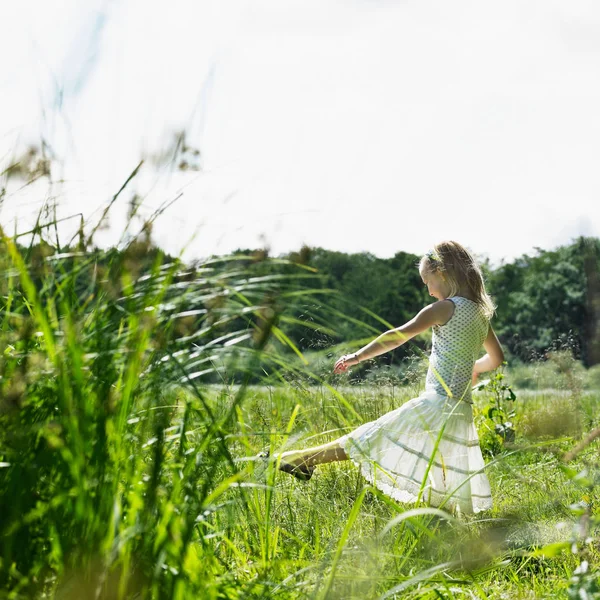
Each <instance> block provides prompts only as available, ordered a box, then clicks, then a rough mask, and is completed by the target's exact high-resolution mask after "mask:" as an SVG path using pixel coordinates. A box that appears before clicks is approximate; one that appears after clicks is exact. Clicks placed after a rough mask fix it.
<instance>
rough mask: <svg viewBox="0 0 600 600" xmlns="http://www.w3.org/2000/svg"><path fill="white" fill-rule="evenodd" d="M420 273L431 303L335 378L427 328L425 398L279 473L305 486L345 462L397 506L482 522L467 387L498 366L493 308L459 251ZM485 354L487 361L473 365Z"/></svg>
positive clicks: (293, 454) (289, 460)
mask: <svg viewBox="0 0 600 600" xmlns="http://www.w3.org/2000/svg"><path fill="white" fill-rule="evenodd" d="M419 273H420V275H421V279H422V280H423V282H424V284H425V285H426V286H427V289H428V291H429V294H430V295H431V296H433V297H434V298H436V299H437V302H434V303H433V304H430V305H429V306H426V307H425V308H424V309H423V310H421V311H420V312H419V313H418V314H417V315H416V316H415V317H414V318H413V319H411V320H410V321H408V322H407V323H405V324H404V325H402V326H401V327H398V328H397V329H391V330H389V331H386V332H385V333H383V334H381V335H380V336H379V337H378V338H377V339H375V340H374V341H373V342H371V343H370V344H368V345H366V346H364V347H363V348H361V349H360V350H359V351H358V352H355V353H354V354H347V355H345V356H342V357H341V358H340V359H339V360H338V361H337V362H336V363H335V366H334V369H333V371H334V373H342V372H344V371H346V370H348V368H349V367H352V366H354V365H357V364H358V363H360V362H362V361H365V360H368V359H370V358H373V357H375V356H378V355H379V354H383V353H384V352H388V351H390V350H393V349H394V348H397V347H398V346H400V345H402V344H404V343H405V342H406V341H408V340H410V339H411V338H412V337H414V336H415V335H417V334H419V333H421V332H422V331H425V330H426V329H428V328H429V327H431V328H432V329H433V341H432V348H431V356H430V358H429V370H428V372H427V379H426V383H425V391H424V392H423V393H422V394H420V395H419V396H418V397H417V398H414V399H412V400H410V401H409V402H407V403H406V404H404V405H403V406H401V407H400V408H398V409H396V410H393V411H391V412H389V413H387V414H385V415H383V416H382V417H380V418H379V419H377V420H376V421H372V422H370V423H365V424H364V425H362V426H360V427H358V429H355V430H354V431H351V432H350V433H348V434H347V435H345V436H343V437H341V438H339V439H337V440H335V441H333V442H330V443H328V444H323V445H321V446H317V447H314V448H308V449H306V450H299V451H289V452H284V453H283V454H282V455H281V458H280V463H279V468H280V469H281V470H283V471H285V472H288V473H291V474H292V475H294V476H295V477H297V478H298V479H302V480H305V481H306V480H308V479H310V477H311V476H312V474H313V471H314V468H315V465H319V464H322V463H328V462H332V461H341V460H347V459H348V458H350V459H351V460H352V461H353V462H354V463H355V464H357V465H358V466H359V468H360V470H361V472H362V474H363V475H364V476H365V477H366V479H367V480H369V481H370V482H371V483H372V484H374V485H375V486H377V487H378V488H379V489H380V490H381V491H383V492H384V493H386V494H387V495H389V496H391V497H392V498H394V499H396V500H398V501H400V502H415V501H417V500H418V499H421V500H422V501H425V502H428V503H429V504H431V505H433V506H440V505H441V506H444V507H445V508H447V509H456V508H458V509H459V510H460V511H462V512H468V513H470V512H479V511H481V510H486V509H488V508H490V507H491V505H492V497H491V494H490V485H489V482H488V479H487V477H486V475H485V474H484V473H483V467H484V462H483V457H482V455H481V449H480V447H479V441H478V438H477V431H476V429H475V425H474V423H473V411H472V406H471V404H472V403H471V385H472V382H473V381H474V380H475V379H476V377H477V374H478V373H482V372H484V371H491V370H493V369H495V368H496V367H498V366H499V365H500V364H501V363H502V361H503V360H504V354H503V352H502V348H501V347H500V344H499V342H498V338H497V337H496V334H495V333H494V331H493V329H492V328H491V326H490V325H489V321H490V318H491V316H492V314H493V312H494V305H493V303H492V301H491V299H490V297H489V296H488V294H487V292H486V289H485V285H484V282H483V277H482V275H481V271H480V269H479V267H478V266H477V264H476V262H475V260H474V259H473V257H472V256H471V254H470V253H469V252H468V251H467V250H466V249H465V248H464V247H463V246H461V245H460V244H458V243H457V242H442V243H440V244H437V245H436V246H435V247H434V249H433V250H432V251H430V252H428V253H427V254H426V255H425V256H423V258H421V261H420V263H419ZM482 346H483V347H484V348H485V350H486V352H487V354H485V356H483V357H482V358H479V359H478V360H477V357H478V356H479V353H480V350H481V347H482ZM432 456H433V459H432Z"/></svg>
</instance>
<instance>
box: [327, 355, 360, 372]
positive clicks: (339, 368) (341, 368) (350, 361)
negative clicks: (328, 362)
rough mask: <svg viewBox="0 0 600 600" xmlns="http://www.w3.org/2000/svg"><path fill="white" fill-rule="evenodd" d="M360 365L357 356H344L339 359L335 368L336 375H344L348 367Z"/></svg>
mask: <svg viewBox="0 0 600 600" xmlns="http://www.w3.org/2000/svg"><path fill="white" fill-rule="evenodd" d="M357 364H358V358H357V357H356V354H344V356H342V357H341V358H338V360H337V362H336V363H335V365H334V366H333V372H334V373H344V372H345V371H347V370H348V367H353V366H354V365H357Z"/></svg>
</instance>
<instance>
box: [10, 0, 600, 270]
mask: <svg viewBox="0 0 600 600" xmlns="http://www.w3.org/2000/svg"><path fill="white" fill-rule="evenodd" d="M0 56H2V58H3V67H2V69H0V171H2V169H3V167H5V166H7V165H8V164H9V163H10V161H11V160H12V159H13V158H14V156H15V155H18V154H19V153H20V152H21V151H22V150H23V148H25V147H26V146H27V144H30V143H39V141H40V140H41V139H42V138H43V139H44V140H46V142H47V143H48V144H49V146H50V147H51V148H52V149H53V151H54V153H55V154H56V156H57V158H58V159H59V161H60V165H61V166H57V167H56V168H55V170H54V173H53V176H54V179H55V180H58V179H62V180H63V183H57V182H56V181H55V182H54V183H53V185H52V186H51V187H49V186H48V183H47V182H45V181H43V182H39V184H38V185H35V186H30V187H28V188H26V189H25V190H21V191H17V190H16V184H15V183H14V182H13V183H12V184H11V186H9V190H8V192H9V193H8V194H7V197H6V198H5V200H4V202H3V205H2V206H1V207H0V223H2V225H3V226H4V227H5V229H7V230H9V231H12V230H13V229H14V228H15V222H16V227H17V229H18V230H20V231H23V230H26V228H27V227H28V226H29V225H30V224H31V222H32V219H34V218H35V216H36V213H37V211H38V210H39V209H40V208H41V207H42V205H43V203H44V202H46V201H48V199H49V198H53V197H57V198H58V207H59V216H68V215H71V214H75V213H79V212H82V213H84V215H85V216H86V219H89V220H90V222H92V221H93V219H94V218H98V216H99V215H100V213H101V211H102V209H103V207H104V206H106V203H107V201H108V200H109V199H110V197H111V196H112V194H114V193H115V192H116V191H117V189H118V188H119V187H120V185H121V183H122V182H123V181H124V180H125V179H126V178H127V176H128V175H129V173H130V172H131V171H132V170H133V168H134V167H135V166H136V164H137V163H138V162H139V160H140V159H141V158H142V157H144V156H149V155H152V154H156V153H158V152H159V151H160V150H161V149H165V148H166V147H168V146H169V144H170V143H171V140H172V136H173V134H174V132H175V131H178V130H182V129H185V130H186V132H187V140H188V143H189V144H190V145H192V146H194V147H197V148H198V149H199V150H200V151H201V167H202V168H201V170H200V171H199V172H191V173H190V172H188V173H181V172H178V171H174V170H172V169H168V168H162V169H160V170H159V171H156V170H155V168H154V167H153V166H152V164H151V161H149V160H147V161H146V163H145V164H144V166H143V167H142V171H141V173H140V175H139V176H138V177H137V178H136V179H135V180H134V181H133V182H132V183H131V185H130V187H129V188H128V189H127V190H126V191H125V192H124V193H123V202H122V203H121V204H120V205H118V206H117V207H116V210H115V211H113V214H112V217H111V220H110V224H111V227H112V229H111V230H110V231H108V232H103V233H102V234H101V236H102V237H101V238H100V241H103V242H104V243H112V242H115V241H116V240H117V239H118V234H119V232H120V231H121V230H122V229H123V226H124V212H125V206H126V204H127V202H128V201H129V199H130V198H131V195H132V194H133V193H137V194H138V195H140V196H142V197H143V198H144V208H143V209H142V215H149V214H151V213H152V212H153V210H155V209H156V207H158V206H160V204H161V203H162V202H164V201H166V200H169V199H170V198H174V197H176V196H177V195H178V194H179V193H180V192H183V195H182V196H181V198H179V200H178V201H177V202H176V203H175V204H173V206H172V207H171V208H170V209H168V210H167V212H165V213H164V215H162V216H161V217H160V219H159V220H158V222H157V226H156V228H155V232H154V233H155V237H156V241H157V243H159V244H160V245H161V246H163V247H165V248H166V249H167V250H169V251H170V252H174V253H176V252H179V251H181V250H182V249H183V248H184V247H185V248H187V250H186V254H185V256H187V257H192V256H204V255H207V254H211V253H226V252H228V251H230V250H232V249H234V248H238V247H258V246H264V245H265V244H267V245H268V246H269V247H270V248H271V250H272V252H273V253H274V254H278V253H281V252H287V251H290V250H296V249H298V248H299V247H300V246H301V245H302V244H308V245H311V246H323V247H325V248H329V249H333V250H341V251H345V252H358V251H369V252H372V253H374V254H376V255H378V256H381V257H388V256H392V255H393V254H395V253H396V252H398V251H400V250H404V251H409V252H415V253H421V252H424V251H426V250H427V249H428V248H429V247H430V246H431V245H432V244H433V243H435V242H436V241H439V240H442V239H456V240H459V241H461V242H463V243H464V244H466V245H467V246H469V247H470V248H471V249H472V250H474V251H475V252H476V253H478V254H480V255H487V256H489V257H490V258H491V259H492V260H493V261H494V262H496V261H499V260H501V259H503V258H504V259H512V258H514V257H515V256H518V255H521V254H523V253H528V252H532V251H533V249H534V248H535V247H542V248H553V247H555V246H557V245H559V244H563V243H569V242H570V241H571V240H572V239H573V238H574V237H576V236H578V235H582V234H583V235H595V236H599V235H600V209H599V208H598V206H599V205H600V203H599V202H598V200H599V198H600V168H599V165H600V3H599V2H597V0H539V1H529V0H502V1H501V2H500V1H494V2H491V1H488V0H471V1H460V0H459V1H456V2H448V1H447V0H443V1H427V0H420V1H417V0H404V1H399V0H398V1H392V0H387V1H385V0H343V1H342V0H301V1H300V0H298V1H296V0H293V1H292V0H246V1H241V0H237V1H236V0H214V1H208V0H198V1H186V2H184V1H179V0H169V1H168V2H164V1H159V0H154V1H151V2H148V1H142V0H113V1H112V2H109V1H104V2H100V1H95V0H85V2H81V1H74V0H61V1H60V2H55V1H52V0H45V1H43V2H42V1H33V0H20V1H19V2H11V3H9V2H2V7H1V8H0Z"/></svg>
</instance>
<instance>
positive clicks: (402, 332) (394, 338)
mask: <svg viewBox="0 0 600 600" xmlns="http://www.w3.org/2000/svg"><path fill="white" fill-rule="evenodd" d="M453 312H454V303H453V302H452V301H451V300H441V301H439V302H434V303H433V304H430V305H429V306H426V307H425V308H424V309H423V310H421V311H420V312H419V314H417V315H416V316H415V317H414V318H412V319H411V320H410V321H408V322H407V323H405V324H404V325H402V326H400V327H397V328H396V329H390V330H389V331H386V332H385V333H382V334H381V335H380V336H379V337H378V338H376V339H374V340H373V341H372V342H371V343H370V344H367V345H366V346H364V347H363V348H361V349H360V350H359V351H358V352H355V353H354V354H346V355H345V356H342V357H341V358H340V359H339V360H338V361H337V362H336V363H335V366H334V367H333V372H334V373H342V372H343V371H346V370H347V369H348V367H352V366H354V365H357V364H358V363H359V362H362V361H363V360H368V359H369V358H373V357H375V356H379V355H380V354H384V353H385V352H389V351H390V350H393V349H394V348H397V347H398V346H401V345H402V344H404V342H407V341H408V340H410V339H411V338H413V337H415V335H418V334H419V333H421V332H423V331H425V330H426V329H429V328H430V327H431V326H433V325H443V324H444V323H447V322H448V320H449V319H450V317H451V316H452V314H453Z"/></svg>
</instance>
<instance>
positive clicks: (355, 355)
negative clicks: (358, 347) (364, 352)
mask: <svg viewBox="0 0 600 600" xmlns="http://www.w3.org/2000/svg"><path fill="white" fill-rule="evenodd" d="M354 358H355V359H356V360H357V361H358V362H359V363H360V357H359V356H358V352H355V353H354Z"/></svg>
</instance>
